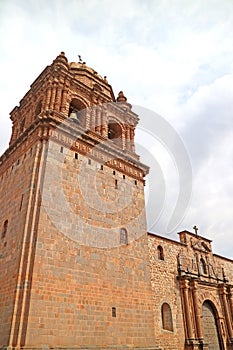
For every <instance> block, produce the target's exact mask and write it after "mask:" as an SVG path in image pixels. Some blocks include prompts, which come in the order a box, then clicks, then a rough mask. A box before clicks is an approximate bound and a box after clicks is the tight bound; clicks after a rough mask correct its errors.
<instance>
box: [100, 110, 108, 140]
mask: <svg viewBox="0 0 233 350" xmlns="http://www.w3.org/2000/svg"><path fill="white" fill-rule="evenodd" d="M101 126H102V128H101V134H102V136H104V137H106V138H107V137H108V123H107V110H106V107H102V125H101Z"/></svg>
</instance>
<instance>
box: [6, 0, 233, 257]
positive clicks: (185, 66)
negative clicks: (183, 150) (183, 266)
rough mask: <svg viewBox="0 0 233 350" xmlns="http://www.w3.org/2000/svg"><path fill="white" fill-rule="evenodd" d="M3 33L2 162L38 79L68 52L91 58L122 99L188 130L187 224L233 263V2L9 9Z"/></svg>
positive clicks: (21, 5)
mask: <svg viewBox="0 0 233 350" xmlns="http://www.w3.org/2000/svg"><path fill="white" fill-rule="evenodd" d="M0 33H1V36H0V38H1V39H0V50H1V57H0V60H1V66H0V67H1V68H0V69H1V72H0V74H1V86H0V97H1V101H3V102H2V106H1V110H0V120H1V129H0V130H1V138H0V151H1V153H2V151H3V150H4V148H6V147H7V143H8V141H9V137H10V121H9V119H8V113H9V112H10V111H11V110H12V109H13V107H14V106H15V105H16V104H18V102H19V100H20V99H21V98H22V97H23V95H24V94H25V93H26V92H27V90H28V89H29V86H30V84H31V83H32V82H33V81H34V79H35V78H36V77H37V75H38V74H39V73H40V72H41V71H42V69H43V68H44V67H45V66H46V65H48V64H50V63H51V61H52V60H53V59H54V58H55V57H56V55H57V54H58V53H59V52H60V51H65V52H66V55H67V57H68V58H69V60H71V61H73V60H76V59H77V55H78V54H81V55H82V56H83V59H84V60H85V61H87V64H88V65H90V66H92V67H94V68H95V69H96V70H97V71H98V72H99V73H100V74H101V75H107V76H108V80H109V82H110V83H111V84H112V86H113V89H114V91H115V92H116V93H117V92H118V91H119V90H124V92H125V94H126V96H127V97H128V99H129V101H130V102H132V103H134V104H138V105H142V106H145V107H148V108H151V109H152V110H154V111H156V112H158V113H159V114H161V115H162V116H163V117H165V118H166V119H168V121H170V123H171V124H172V125H173V126H174V127H175V128H176V129H177V130H178V131H179V133H180V135H181V137H183V139H184V141H185V143H186V145H187V148H188V152H189V153H190V156H191V161H192V165H193V171H194V177H195V181H194V193H193V199H192V203H191V207H190V211H189V213H188V215H187V217H186V219H185V221H184V222H183V224H185V225H186V228H187V229H190V228H191V227H192V225H193V224H195V223H196V224H200V225H201V226H202V228H201V227H200V229H201V231H202V232H203V234H204V235H205V234H209V233H211V232H212V233H211V235H213V237H215V240H216V241H217V242H218V247H219V249H220V251H221V252H222V254H224V253H226V254H228V255H231V256H233V251H232V250H231V251H229V249H228V247H226V246H224V245H223V244H222V243H221V242H220V240H219V239H218V237H220V233H219V232H220V231H221V235H223V236H224V237H225V238H229V237H230V232H231V227H232V224H233V222H232V219H231V216H230V211H229V210H228V208H230V207H231V208H232V206H233V196H232V187H231V176H232V172H233V165H232V161H231V159H232V146H231V144H232V142H231V137H232V134H231V132H232V125H231V124H232V112H231V111H232V102H231V100H232V86H233V78H232V72H233V68H232V67H233V63H232V57H233V46H232V42H233V2H231V1H227V0H225V1H218V0H212V1H208V0H207V1H205V2H203V1H200V0H199V1H198V0H197V1H189V2H187V1H184V0H182V1H162V0H160V1H144V2H141V1H139V0H136V1H135V0H128V1H123V0H122V1H117V2H112V1H109V0H103V1H101V3H100V2H99V1H94V0H90V1H81V0H76V1H72V0H71V1H68V2H67V1H64V0H56V1H55V0H50V1H40V2H35V1H33V0H31V1H27V2H25V1H23V0H18V1H13V0H9V1H6V0H5V1H2V2H1V3H0ZM207 165H208V167H207ZM223 169H224V176H222V172H223ZM220 184H221V185H220ZM219 208H221V210H220V209H219ZM223 221H224V224H223ZM214 222H215V224H214ZM161 230H162V229H161ZM160 233H163V232H160ZM221 237H222V236H221Z"/></svg>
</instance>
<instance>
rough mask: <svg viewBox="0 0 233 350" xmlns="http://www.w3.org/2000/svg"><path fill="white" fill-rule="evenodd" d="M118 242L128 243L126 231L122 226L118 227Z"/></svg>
mask: <svg viewBox="0 0 233 350" xmlns="http://www.w3.org/2000/svg"><path fill="white" fill-rule="evenodd" d="M120 244H128V232H127V230H126V229H125V228H123V227H122V228H121V229H120Z"/></svg>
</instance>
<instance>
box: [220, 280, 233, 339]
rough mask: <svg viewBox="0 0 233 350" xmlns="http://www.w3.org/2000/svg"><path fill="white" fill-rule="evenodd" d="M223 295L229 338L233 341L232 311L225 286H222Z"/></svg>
mask: <svg viewBox="0 0 233 350" xmlns="http://www.w3.org/2000/svg"><path fill="white" fill-rule="evenodd" d="M221 294H222V301H223V308H224V314H225V319H226V324H227V329H228V334H229V338H230V339H231V340H233V330H232V321H231V317H230V312H229V311H230V310H229V308H228V303H227V291H226V287H225V286H222V288H221Z"/></svg>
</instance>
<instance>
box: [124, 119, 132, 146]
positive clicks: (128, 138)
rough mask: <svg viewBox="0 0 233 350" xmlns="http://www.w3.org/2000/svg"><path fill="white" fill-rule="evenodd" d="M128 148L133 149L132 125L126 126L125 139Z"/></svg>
mask: <svg viewBox="0 0 233 350" xmlns="http://www.w3.org/2000/svg"><path fill="white" fill-rule="evenodd" d="M125 143H126V148H127V149H129V150H130V149H131V147H130V125H129V124H128V123H127V124H126V137H125Z"/></svg>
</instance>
